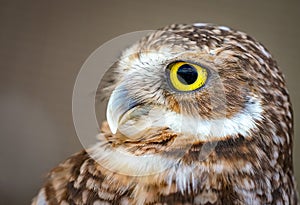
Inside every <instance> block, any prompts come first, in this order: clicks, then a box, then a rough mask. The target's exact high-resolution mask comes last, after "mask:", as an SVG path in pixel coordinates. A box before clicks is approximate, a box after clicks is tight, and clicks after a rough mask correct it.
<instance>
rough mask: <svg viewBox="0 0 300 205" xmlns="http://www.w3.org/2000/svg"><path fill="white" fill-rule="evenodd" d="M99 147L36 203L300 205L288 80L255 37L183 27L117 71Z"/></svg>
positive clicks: (151, 41)
mask: <svg viewBox="0 0 300 205" xmlns="http://www.w3.org/2000/svg"><path fill="white" fill-rule="evenodd" d="M113 72H114V74H113V75H112V79H111V80H109V82H110V84H108V85H107V88H105V89H106V90H110V91H111V95H110V98H109V101H108V106H107V122H104V123H103V124H102V131H101V133H100V134H99V143H98V144H96V145H94V146H93V147H92V148H91V149H90V150H86V151H82V152H80V153H78V154H75V155H74V156H72V157H70V158H69V159H67V160H66V161H65V162H63V163H62V164H60V165H59V166H58V167H56V168H54V169H53V170H52V171H51V172H50V174H49V176H48V178H47V180H46V182H45V185H44V187H43V188H42V189H41V190H40V192H39V194H38V196H37V197H36V198H35V199H34V201H33V204H297V193H296V188H295V179H294V175H293V164H292V140H293V139H292V137H293V136H292V135H293V116H292V109H291V104H290V100H289V95H288V91H287V89H286V86H285V81H284V78H283V75H282V73H281V72H280V71H279V69H278V66H277V64H276V62H275V60H274V59H273V58H272V56H271V54H270V53H269V52H268V51H267V49H266V48H265V47H264V46H263V45H262V44H260V43H258V42H257V41H256V40H254V39H253V38H251V37H250V36H248V35H247V34H245V33H243V32H240V31H236V30H232V29H230V28H228V27H224V26H216V25H212V24H193V25H185V24H174V25H170V26H167V27H165V28H163V29H159V30H157V31H155V32H153V33H151V34H149V35H148V36H146V37H144V38H142V39H141V40H140V41H138V42H137V43H136V44H134V45H132V46H131V47H129V48H128V49H127V50H125V51H124V52H123V54H122V55H121V57H120V60H119V61H118V62H117V63H116V64H115V65H114V67H113Z"/></svg>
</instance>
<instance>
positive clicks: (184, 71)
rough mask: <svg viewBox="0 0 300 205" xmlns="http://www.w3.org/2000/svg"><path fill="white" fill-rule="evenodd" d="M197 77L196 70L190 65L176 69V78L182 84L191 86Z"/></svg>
mask: <svg viewBox="0 0 300 205" xmlns="http://www.w3.org/2000/svg"><path fill="white" fill-rule="evenodd" d="M197 77H198V73H197V70H196V68H194V67H193V66H192V65H189V64H183V65H182V66H180V67H179V68H178V71H177V78H178V80H179V81H180V82H181V83H182V84H185V85H191V84H193V83H194V82H195V81H196V80H197Z"/></svg>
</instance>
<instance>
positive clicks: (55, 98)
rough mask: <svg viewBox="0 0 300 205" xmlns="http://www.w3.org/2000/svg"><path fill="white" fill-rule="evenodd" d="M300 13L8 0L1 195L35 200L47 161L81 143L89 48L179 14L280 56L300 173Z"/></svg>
mask: <svg viewBox="0 0 300 205" xmlns="http://www.w3.org/2000/svg"><path fill="white" fill-rule="evenodd" d="M299 19H300V1H282V0H273V1H270V0H268V1H261V0H255V1H254V0H252V1H240V0H230V1H227V0H226V1H218V0H210V1H200V0H195V1H183V0H181V1H179V0H172V1H171V0H170V1H158V0H151V1H150V0H148V1H140V0H134V1H130V0H128V1H121V0H120V1H115V0H110V1H100V0H97V1H95V0H90V1H75V0H74V1H55V0H54V1H43V0H39V1H31V0H28V1H0V65H1V74H0V84H1V85H0V98H1V100H0V122H1V123H0V129H1V143H0V204H8V205H9V204H18V205H19V204H29V203H30V200H31V198H32V197H33V196H34V195H35V194H36V193H37V191H38V188H39V187H40V186H41V185H42V179H43V177H44V176H45V174H46V173H47V170H49V169H51V168H52V167H53V166H55V165H56V164H58V163H59V162H60V161H62V160H63V159H65V158H66V157H67V156H69V155H70V154H72V153H74V152H76V151H78V150H80V149H82V146H81V144H80V143H79V140H78V138H77V136H76V133H75V129H74V126H73V121H72V91H73V86H74V83H75V79H76V76H77V73H78V72H79V70H80V67H81V66H82V64H83V63H84V61H85V60H86V58H87V57H88V56H89V55H90V54H91V52H93V51H94V50H95V49H96V48H98V47H99V46H100V45H101V44H103V43H104V42H106V41H108V40H110V39H112V38H114V37H116V36H118V35H120V34H124V33H127V32H132V31H136V30H148V29H156V28H159V27H162V26H164V25H167V24H171V23H175V22H177V23H179V22H180V23H192V22H212V23H216V24H222V25H227V26H230V27H233V28H236V29H239V30H242V31H245V32H247V33H248V34H250V35H251V36H253V37H255V38H256V39H257V40H259V41H260V42H262V43H263V44H264V45H265V46H266V47H267V48H268V49H269V50H270V51H271V53H272V54H273V55H274V56H275V58H276V59H277V61H278V63H279V65H280V67H281V69H282V70H283V72H284V74H285V76H286V79H287V83H288V88H289V91H290V95H291V98H292V102H293V107H294V114H295V144H294V150H295V152H294V163H295V172H296V176H297V179H298V181H299V183H300V160H299V157H298V156H299V155H300V149H298V147H299V146H300V91H299V85H300V80H299V73H300V67H299V65H300V63H299V52H298V50H299V48H300V40H299V36H300V27H299Z"/></svg>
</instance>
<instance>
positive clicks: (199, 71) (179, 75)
mask: <svg viewBox="0 0 300 205" xmlns="http://www.w3.org/2000/svg"><path fill="white" fill-rule="evenodd" d="M207 75H208V72H207V70H206V69H205V68H203V67H202V66H200V65H197V64H194V63H190V62H185V61H177V62H173V63H170V64H169V65H168V66H167V78H168V82H169V84H170V85H171V87H173V88H174V89H175V90H177V91H182V92H188V91H194V90H197V89H199V88H201V87H203V85H204V84H205V82H206V80H207Z"/></svg>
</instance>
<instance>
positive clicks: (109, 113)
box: [106, 84, 138, 134]
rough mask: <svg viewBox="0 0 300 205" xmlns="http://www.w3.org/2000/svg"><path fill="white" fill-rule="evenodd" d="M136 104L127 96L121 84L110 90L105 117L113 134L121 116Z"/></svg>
mask: <svg viewBox="0 0 300 205" xmlns="http://www.w3.org/2000/svg"><path fill="white" fill-rule="evenodd" d="M137 104H138V103H137V102H136V101H135V100H133V99H132V98H130V97H129V96H128V91H127V89H126V88H125V86H124V85H122V84H121V85H120V86H118V87H117V88H116V89H115V90H114V91H113V92H112V94H111V96H110V98H109V101H108V105H107V110H106V118H107V122H108V125H109V127H110V130H111V132H112V133H113V134H116V133H117V130H118V127H119V123H120V120H121V118H122V116H123V115H124V114H125V113H126V112H127V111H129V110H130V109H132V108H133V107H135V106H136V105H137Z"/></svg>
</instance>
